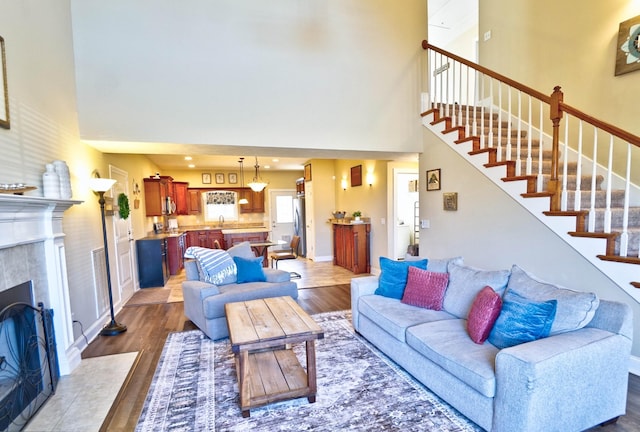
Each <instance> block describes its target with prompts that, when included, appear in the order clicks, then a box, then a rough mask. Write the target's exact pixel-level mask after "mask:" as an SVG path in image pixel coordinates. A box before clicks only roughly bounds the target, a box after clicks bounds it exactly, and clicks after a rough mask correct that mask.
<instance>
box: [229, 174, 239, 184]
mask: <svg viewBox="0 0 640 432" xmlns="http://www.w3.org/2000/svg"><path fill="white" fill-rule="evenodd" d="M237 183H238V173H229V184H237Z"/></svg>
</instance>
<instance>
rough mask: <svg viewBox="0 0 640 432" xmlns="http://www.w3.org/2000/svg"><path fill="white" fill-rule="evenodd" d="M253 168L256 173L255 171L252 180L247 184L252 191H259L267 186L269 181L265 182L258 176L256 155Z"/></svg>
mask: <svg viewBox="0 0 640 432" xmlns="http://www.w3.org/2000/svg"><path fill="white" fill-rule="evenodd" d="M255 169H256V173H255V175H254V177H253V180H251V182H250V183H249V184H248V186H249V187H250V188H251V190H252V191H254V192H261V191H263V190H264V188H266V187H267V185H268V184H269V182H266V181H264V180H262V177H260V165H258V156H256V165H255Z"/></svg>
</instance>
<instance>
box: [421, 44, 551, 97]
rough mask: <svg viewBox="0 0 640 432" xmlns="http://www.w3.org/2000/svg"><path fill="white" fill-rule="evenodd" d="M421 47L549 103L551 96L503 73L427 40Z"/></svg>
mask: <svg viewBox="0 0 640 432" xmlns="http://www.w3.org/2000/svg"><path fill="white" fill-rule="evenodd" d="M422 48H423V49H425V50H426V49H431V50H433V51H435V52H438V53H440V54H444V55H445V56H447V57H450V58H452V59H453V60H455V61H457V62H459V63H462V64H464V65H467V66H469V67H471V68H473V69H475V70H477V71H478V72H482V73H483V74H485V75H488V76H490V77H492V78H495V79H497V80H498V81H502V82H503V83H505V84H508V85H509V86H511V87H513V88H516V89H518V90H520V91H522V92H524V93H527V94H528V95H531V96H533V97H534V98H536V99H539V100H541V101H542V102H546V103H547V104H548V103H551V97H550V96H548V95H546V94H544V93H541V92H539V91H537V90H535V89H532V88H531V87H527V86H526V85H524V84H520V83H519V82H517V81H514V80H512V79H511V78H507V77H506V76H504V75H500V74H499V73H497V72H494V71H492V70H491V69H487V68H485V67H483V66H480V65H479V64H476V63H473V62H471V61H469V60H466V59H464V58H462V57H459V56H457V55H455V54H453V53H450V52H449V51H445V50H443V49H440V48H438V47H436V46H433V45H431V44H430V43H429V42H427V41H426V40H423V41H422Z"/></svg>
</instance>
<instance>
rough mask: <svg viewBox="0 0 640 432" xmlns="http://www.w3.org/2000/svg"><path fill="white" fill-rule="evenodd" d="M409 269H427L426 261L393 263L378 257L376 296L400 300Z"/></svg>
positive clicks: (390, 260)
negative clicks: (378, 268)
mask: <svg viewBox="0 0 640 432" xmlns="http://www.w3.org/2000/svg"><path fill="white" fill-rule="evenodd" d="M409 267H418V268H420V269H422V270H426V269H427V259H422V260H419V261H394V260H392V259H389V258H385V257H380V270H382V272H381V273H380V278H379V280H378V288H377V289H376V292H375V293H376V294H378V295H381V296H384V297H390V298H395V299H398V300H400V299H401V298H402V295H403V294H404V287H405V285H406V284H407V277H408V275H409Z"/></svg>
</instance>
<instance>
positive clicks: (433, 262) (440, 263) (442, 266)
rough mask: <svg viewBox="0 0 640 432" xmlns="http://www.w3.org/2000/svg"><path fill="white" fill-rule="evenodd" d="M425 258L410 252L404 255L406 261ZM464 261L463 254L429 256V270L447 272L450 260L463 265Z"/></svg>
mask: <svg viewBox="0 0 640 432" xmlns="http://www.w3.org/2000/svg"><path fill="white" fill-rule="evenodd" d="M423 259H424V258H423V257H419V256H414V255H409V254H406V255H405V256H404V260H405V261H420V260H423ZM463 261H464V260H463V258H462V257H461V256H458V257H453V258H444V259H440V258H427V270H429V271H434V272H438V273H446V272H447V268H448V267H449V263H450V262H453V263H456V264H458V265H462V264H463V263H464V262H463Z"/></svg>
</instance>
